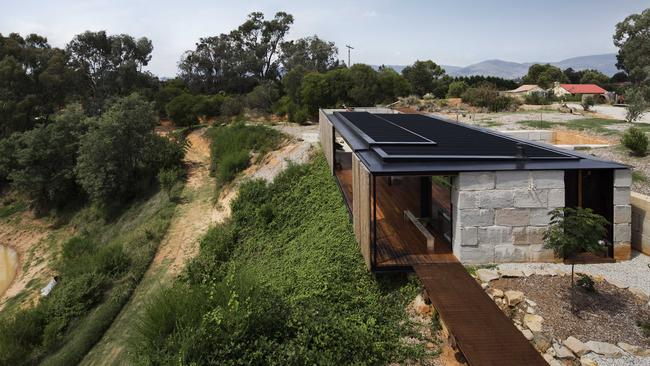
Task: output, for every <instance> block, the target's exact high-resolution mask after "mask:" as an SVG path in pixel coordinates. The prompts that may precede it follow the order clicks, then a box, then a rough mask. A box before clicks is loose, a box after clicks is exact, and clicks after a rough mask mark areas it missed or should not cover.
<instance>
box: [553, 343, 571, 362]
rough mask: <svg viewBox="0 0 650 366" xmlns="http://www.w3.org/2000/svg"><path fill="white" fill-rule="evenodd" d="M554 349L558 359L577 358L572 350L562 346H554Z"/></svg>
mask: <svg viewBox="0 0 650 366" xmlns="http://www.w3.org/2000/svg"><path fill="white" fill-rule="evenodd" d="M553 349H554V350H555V354H556V355H557V358H566V359H574V358H576V356H575V355H574V354H573V352H571V350H570V349H568V348H566V347H564V346H563V345H561V344H557V343H555V344H553Z"/></svg>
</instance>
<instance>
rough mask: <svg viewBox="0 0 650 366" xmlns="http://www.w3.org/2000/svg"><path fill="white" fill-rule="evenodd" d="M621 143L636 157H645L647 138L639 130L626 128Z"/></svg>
mask: <svg viewBox="0 0 650 366" xmlns="http://www.w3.org/2000/svg"><path fill="white" fill-rule="evenodd" d="M621 143H622V144H623V146H625V148H627V149H628V150H630V151H631V152H632V154H634V155H636V156H645V155H646V153H647V152H648V136H647V135H646V134H645V132H643V131H642V130H641V129H639V128H636V127H630V128H628V129H627V131H625V133H623V137H621Z"/></svg>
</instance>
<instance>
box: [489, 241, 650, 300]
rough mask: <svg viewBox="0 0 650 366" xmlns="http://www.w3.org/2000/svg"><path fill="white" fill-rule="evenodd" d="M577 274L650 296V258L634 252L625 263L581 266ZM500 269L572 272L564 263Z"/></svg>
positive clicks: (523, 264) (512, 266)
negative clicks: (599, 277) (633, 288)
mask: <svg viewBox="0 0 650 366" xmlns="http://www.w3.org/2000/svg"><path fill="white" fill-rule="evenodd" d="M575 268H576V272H582V273H587V274H589V275H594V276H602V277H604V278H605V279H606V280H607V281H608V282H610V283H612V284H615V285H616V284H618V285H623V286H625V287H635V288H638V289H641V290H643V291H645V293H646V294H650V257H648V256H647V255H645V254H641V253H639V252H636V251H634V252H632V259H631V260H629V261H624V262H616V263H605V264H579V265H576V267H575ZM499 269H519V270H523V269H531V270H542V269H545V270H549V269H550V270H557V269H559V270H563V271H565V272H569V273H570V272H571V266H570V265H566V264H562V263H504V264H500V265H499Z"/></svg>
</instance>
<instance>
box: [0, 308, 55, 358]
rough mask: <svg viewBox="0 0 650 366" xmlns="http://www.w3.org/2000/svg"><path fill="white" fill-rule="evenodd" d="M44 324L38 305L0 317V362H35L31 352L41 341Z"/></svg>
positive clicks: (43, 315)
mask: <svg viewBox="0 0 650 366" xmlns="http://www.w3.org/2000/svg"><path fill="white" fill-rule="evenodd" d="M46 325H47V322H46V319H45V314H44V313H43V312H42V310H41V309H40V308H38V307H36V308H30V309H25V310H23V311H18V312H16V313H15V314H13V315H11V316H6V317H3V318H0V364H2V365H22V364H36V361H35V358H36V355H34V354H32V353H31V352H32V350H33V349H34V348H35V347H37V346H38V345H40V344H41V343H42V340H43V330H44V329H45V327H46Z"/></svg>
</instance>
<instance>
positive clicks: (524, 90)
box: [505, 84, 546, 99]
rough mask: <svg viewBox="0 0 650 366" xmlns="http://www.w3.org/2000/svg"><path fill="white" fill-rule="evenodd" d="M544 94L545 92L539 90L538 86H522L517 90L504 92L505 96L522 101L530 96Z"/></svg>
mask: <svg viewBox="0 0 650 366" xmlns="http://www.w3.org/2000/svg"><path fill="white" fill-rule="evenodd" d="M545 92H546V90H544V89H542V88H540V87H539V85H534V84H524V85H522V86H520V87H518V88H517V89H513V90H508V91H506V92H505V94H506V95H508V96H511V97H515V98H521V99H523V98H524V97H526V96H527V95H530V94H535V93H545Z"/></svg>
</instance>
